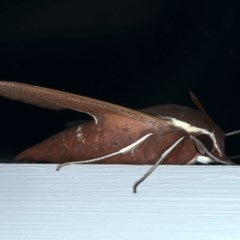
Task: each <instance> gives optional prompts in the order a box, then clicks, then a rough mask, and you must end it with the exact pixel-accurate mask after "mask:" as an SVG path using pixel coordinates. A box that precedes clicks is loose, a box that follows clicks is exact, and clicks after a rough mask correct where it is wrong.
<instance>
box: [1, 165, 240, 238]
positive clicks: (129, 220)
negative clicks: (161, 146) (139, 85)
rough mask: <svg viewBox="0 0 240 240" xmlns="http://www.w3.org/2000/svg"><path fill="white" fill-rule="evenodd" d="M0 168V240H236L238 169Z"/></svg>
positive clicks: (239, 234) (239, 204) (239, 214)
mask: <svg viewBox="0 0 240 240" xmlns="http://www.w3.org/2000/svg"><path fill="white" fill-rule="evenodd" d="M55 169H56V165H53V164H44V165H43V164H0V239H1V240H5V239H11V240H14V239H17V240H28V239H29V240H30V239H31V240H33V239H34V240H38V239H44V240H48V239H49V240H50V239H51V240H53V239H54V240H55V239H67V240H73V239H74V240H75V239H76V240H77V239H78V240H79V239H83V240H90V239H92V240H93V239H94V240H95V239H97V240H101V239H104V240H106V239H116V240H118V239H119V240H124V239H130V240H132V239H138V240H141V239H157V240H159V239H163V240H169V239H171V240H176V239H177V240H183V239H184V240H188V239H189V240H193V239H194V240H198V239H199V240H200V239H201V240H214V239H217V240H226V239H228V240H239V239H240V187H239V183H240V167H238V166H160V167H158V168H157V170H156V171H155V172H154V173H153V174H152V175H151V176H150V177H149V178H148V179H147V180H146V181H145V182H144V183H143V184H142V185H140V186H139V188H138V193H137V194H133V193H132V185H133V183H134V182H135V181H136V180H137V179H138V178H139V177H140V176H142V175H143V174H144V173H145V172H146V171H147V170H148V169H149V166H131V165H78V166H69V167H66V168H63V169H62V170H61V171H60V172H56V171H55Z"/></svg>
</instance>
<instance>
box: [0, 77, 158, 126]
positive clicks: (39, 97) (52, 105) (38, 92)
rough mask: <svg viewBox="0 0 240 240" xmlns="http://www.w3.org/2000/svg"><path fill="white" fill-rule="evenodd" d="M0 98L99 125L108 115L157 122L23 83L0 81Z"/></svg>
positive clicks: (142, 115)
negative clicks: (70, 114) (80, 115)
mask: <svg viewBox="0 0 240 240" xmlns="http://www.w3.org/2000/svg"><path fill="white" fill-rule="evenodd" d="M0 96H2V97H6V98H9V99H12V100H17V101H22V102H25V103H29V104H33V105H36V106H39V107H43V108H49V109H54V110H60V109H71V110H74V111H78V112H84V113H86V114H89V115H90V116H92V117H93V118H94V120H95V122H96V123H101V122H102V120H103V119H104V118H103V116H104V117H107V116H109V115H110V114H118V115H124V116H127V117H129V118H131V119H135V120H138V121H143V122H144V121H145V122H156V121H159V119H157V118H155V117H152V116H150V115H147V114H144V113H140V112H138V111H134V110H131V109H128V108H125V107H121V106H118V105H115V104H111V103H107V102H104V101H100V100H96V99H93V98H88V97H84V96H80V95H76V94H72V93H67V92H62V91H58V90H53V89H49V88H44V87H39V86H34V85H29V84H24V83H17V82H8V81H0Z"/></svg>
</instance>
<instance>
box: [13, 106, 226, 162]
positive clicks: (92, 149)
mask: <svg viewBox="0 0 240 240" xmlns="http://www.w3.org/2000/svg"><path fill="white" fill-rule="evenodd" d="M166 107H168V108H169V107H170V108H171V110H173V111H171V112H172V114H170V115H169V114H168V113H167V109H166ZM152 110H155V111H157V112H156V116H157V117H158V118H159V121H157V122H155V121H154V122H152V121H149V122H141V121H139V122H138V123H137V124H136V120H129V118H127V117H123V116H121V117H119V116H118V115H113V116H111V117H106V119H105V120H104V121H105V124H104V126H102V127H99V125H98V124H96V123H95V122H94V121H88V122H84V123H82V124H79V125H77V126H75V127H72V128H69V129H66V130H64V131H62V132H60V133H58V134H56V135H54V136H51V137H50V138H48V139H47V140H45V141H43V142H41V143H39V144H37V145H35V146H33V147H30V148H28V149H26V150H25V151H23V152H22V153H20V154H19V155H18V156H17V157H16V159H17V160H21V161H30V162H31V161H33V162H52V163H60V164H62V163H65V162H75V161H81V160H87V159H94V158H98V157H99V156H104V155H107V154H109V153H114V152H117V151H119V150H120V149H122V148H124V147H126V146H129V145H130V144H132V143H134V142H136V141H137V140H138V139H140V138H141V137H143V136H144V135H146V134H148V133H152V136H151V137H149V138H148V139H146V141H145V142H143V143H141V145H140V146H138V147H136V148H135V149H133V150H131V151H129V152H126V153H125V154H120V155H117V156H113V157H109V158H106V159H103V160H101V161H100V162H99V163H104V164H113V163H114V164H155V163H156V162H157V161H158V159H159V157H160V156H161V153H162V152H164V150H165V149H167V148H168V147H170V146H171V144H172V143H173V142H175V141H177V140H178V139H179V138H180V137H181V136H186V139H185V140H184V141H183V143H182V145H181V146H178V147H176V149H174V151H173V152H172V153H171V154H169V156H168V158H167V159H166V160H165V161H164V162H163V163H164V164H194V163H197V162H200V163H205V164H208V163H211V162H212V160H211V159H210V158H208V157H205V158H202V157H200V156H201V155H200V154H196V147H195V145H194V143H193V142H192V141H191V139H189V138H188V137H187V136H188V135H189V133H192V134H194V135H199V134H206V133H207V134H209V135H211V134H212V133H211V132H210V131H209V130H208V129H204V128H203V127H204V126H201V124H200V125H199V124H198V125H197V126H194V125H192V124H193V123H192V122H191V121H190V123H186V122H184V121H182V119H181V118H183V117H184V116H179V115H183V113H184V111H183V110H185V111H186V110H187V111H190V112H191V114H192V115H194V114H195V115H197V116H198V117H201V115H202V114H201V112H199V111H197V110H194V109H190V108H186V107H182V106H177V105H165V106H156V107H154V108H149V109H144V110H143V111H142V112H146V113H147V112H148V113H149V114H150V113H151V111H152ZM174 113H175V114H174ZM151 114H152V115H155V114H154V113H151ZM202 117H203V116H202ZM109 119H110V121H109ZM166 119H167V120H166ZM193 119H195V118H193ZM216 129H217V131H216V133H215V134H218V135H221V136H222V137H224V133H223V132H222V131H221V129H220V128H218V127H216ZM163 136H164V141H163V140H162V138H163ZM123 139H124V141H123ZM217 144H218V145H219V146H221V147H222V145H223V142H218V143H217ZM153 149H154V151H153ZM221 154H224V153H218V151H216V156H217V157H219V158H221V159H226V157H225V155H222V156H220V155H221ZM204 161H205V162H204Z"/></svg>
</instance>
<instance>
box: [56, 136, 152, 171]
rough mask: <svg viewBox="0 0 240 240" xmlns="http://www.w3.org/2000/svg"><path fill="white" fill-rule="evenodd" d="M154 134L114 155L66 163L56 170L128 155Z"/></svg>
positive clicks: (142, 138)
mask: <svg viewBox="0 0 240 240" xmlns="http://www.w3.org/2000/svg"><path fill="white" fill-rule="evenodd" d="M152 134H153V133H148V134H146V135H145V136H143V137H141V138H140V139H138V140H137V141H135V142H134V143H132V144H130V145H128V146H126V147H124V148H122V149H120V150H119V151H117V152H113V153H110V154H107V155H104V156H101V157H97V158H92V159H89V160H82V161H76V162H66V163H63V164H59V165H58V166H57V169H56V170H57V171H59V170H60V169H61V168H62V167H65V166H67V165H72V164H82V163H93V162H98V161H101V160H104V159H106V158H110V157H114V156H117V155H121V154H125V153H128V152H130V151H132V150H134V149H135V148H136V147H138V146H139V145H140V144H141V143H143V142H144V141H145V140H146V139H147V138H148V137H150V136H151V135H152Z"/></svg>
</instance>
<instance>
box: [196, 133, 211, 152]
mask: <svg viewBox="0 0 240 240" xmlns="http://www.w3.org/2000/svg"><path fill="white" fill-rule="evenodd" d="M196 138H197V139H198V140H199V141H201V143H202V144H203V145H204V147H205V148H206V149H207V150H208V151H209V152H211V151H212V150H213V141H212V139H211V138H210V137H209V136H208V135H207V134H201V135H198V136H197V137H196Z"/></svg>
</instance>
